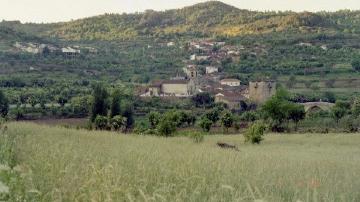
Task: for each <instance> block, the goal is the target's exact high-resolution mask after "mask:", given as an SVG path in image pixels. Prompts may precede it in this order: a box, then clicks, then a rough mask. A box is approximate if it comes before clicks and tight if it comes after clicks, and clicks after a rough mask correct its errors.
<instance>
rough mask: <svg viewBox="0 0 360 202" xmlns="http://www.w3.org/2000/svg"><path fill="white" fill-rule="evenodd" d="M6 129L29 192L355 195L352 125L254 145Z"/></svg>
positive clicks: (126, 196)
mask: <svg viewBox="0 0 360 202" xmlns="http://www.w3.org/2000/svg"><path fill="white" fill-rule="evenodd" d="M7 133H8V134H16V135H20V136H21V137H20V138H18V139H17V141H16V147H17V151H16V154H17V161H18V162H19V165H20V166H18V167H17V168H16V169H18V170H20V172H21V176H22V177H23V180H22V181H21V182H20V181H19V182H18V183H20V184H23V185H24V187H25V188H26V191H25V192H23V193H27V195H31V198H32V199H35V201H255V200H256V201H354V202H355V201H360V191H359V190H360V188H359V187H360V135H358V134H352V135H350V134H337V135H335V134H333V135H268V136H266V137H265V141H264V142H263V144H262V145H255V146H254V145H248V144H244V143H243V138H242V136H208V137H206V138H205V141H204V142H203V143H200V144H197V143H194V142H193V141H192V140H191V139H189V138H187V137H176V138H159V137H149V136H135V135H134V136H126V135H118V134H114V133H108V132H88V131H79V130H71V129H64V128H51V127H48V126H38V125H35V124H30V123H11V124H8V131H7ZM218 141H225V142H228V143H232V144H236V145H237V146H238V148H239V150H240V151H238V152H237V151H235V150H224V149H220V148H218V147H217V146H216V143H217V142H218ZM18 189H19V188H18ZM19 193H21V192H19ZM28 197H29V196H28Z"/></svg>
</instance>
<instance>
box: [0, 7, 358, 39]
mask: <svg viewBox="0 0 360 202" xmlns="http://www.w3.org/2000/svg"><path fill="white" fill-rule="evenodd" d="M0 24H1V23H0ZM24 26H25V28H26V30H29V31H32V32H35V34H38V35H39V34H40V35H43V36H44V35H45V36H52V37H57V38H62V39H66V40H126V39H133V38H137V37H147V36H153V37H163V36H167V37H174V36H184V35H187V36H194V37H196V36H214V35H215V36H239V35H245V34H262V33H273V32H296V33H311V32H324V33H327V32H330V33H333V32H348V33H360V11H348V10H344V11H338V12H318V13H310V12H302V13H295V12H257V11H249V10H241V9H238V8H235V7H233V6H230V5H227V4H224V3H222V2H218V1H210V2H206V3H200V4H196V5H194V6H189V7H185V8H182V9H174V10H168V11H161V12H157V11H153V10H147V11H145V12H143V13H135V14H105V15H101V16H95V17H90V18H85V19H79V20H75V21H71V22H65V23H57V24H51V25H50V24H43V25H38V24H26V25H24ZM16 28H17V29H23V30H24V27H21V26H19V25H17V26H16ZM23 30H22V31H23Z"/></svg>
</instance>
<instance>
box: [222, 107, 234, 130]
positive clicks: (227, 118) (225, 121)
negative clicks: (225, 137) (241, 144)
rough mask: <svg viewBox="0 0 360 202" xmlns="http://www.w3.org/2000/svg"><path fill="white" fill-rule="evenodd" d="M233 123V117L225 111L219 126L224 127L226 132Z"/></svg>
mask: <svg viewBox="0 0 360 202" xmlns="http://www.w3.org/2000/svg"><path fill="white" fill-rule="evenodd" d="M233 123H234V117H233V115H232V113H231V112H229V111H225V112H224V114H223V116H222V117H221V125H222V126H223V127H224V129H225V130H226V132H227V131H228V129H229V128H231V127H232V126H233Z"/></svg>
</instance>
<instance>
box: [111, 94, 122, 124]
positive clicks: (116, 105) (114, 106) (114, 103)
mask: <svg viewBox="0 0 360 202" xmlns="http://www.w3.org/2000/svg"><path fill="white" fill-rule="evenodd" d="M120 104H121V91H120V90H118V89H116V90H115V91H114V92H113V93H112V95H111V106H110V117H111V118H112V117H114V116H117V115H120V113H121V108H120Z"/></svg>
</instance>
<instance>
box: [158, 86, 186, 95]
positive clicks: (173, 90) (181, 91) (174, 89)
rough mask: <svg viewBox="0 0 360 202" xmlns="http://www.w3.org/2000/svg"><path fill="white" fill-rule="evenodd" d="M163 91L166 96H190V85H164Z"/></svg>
mask: <svg viewBox="0 0 360 202" xmlns="http://www.w3.org/2000/svg"><path fill="white" fill-rule="evenodd" d="M161 91H162V93H164V94H175V95H187V94H188V85H187V84H163V85H162V89H161Z"/></svg>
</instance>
